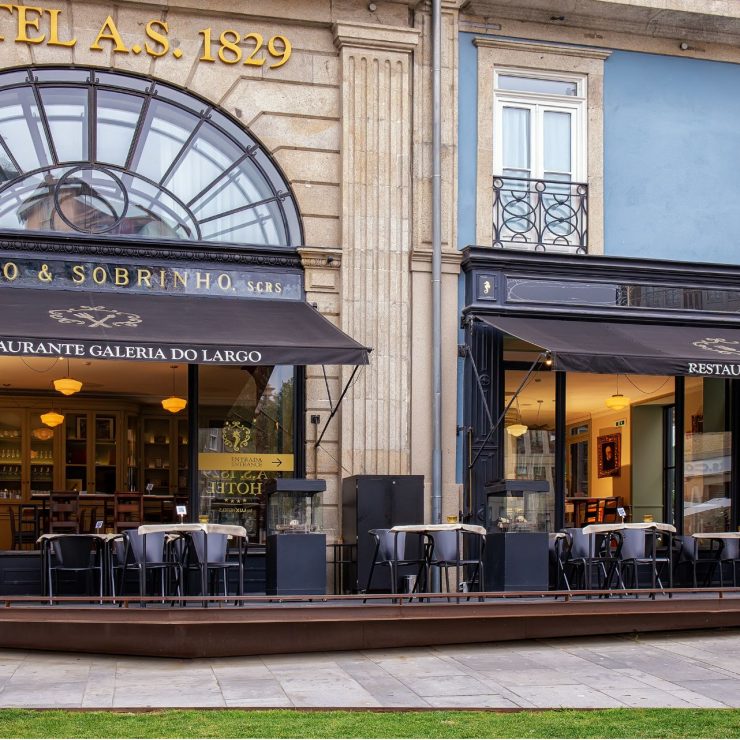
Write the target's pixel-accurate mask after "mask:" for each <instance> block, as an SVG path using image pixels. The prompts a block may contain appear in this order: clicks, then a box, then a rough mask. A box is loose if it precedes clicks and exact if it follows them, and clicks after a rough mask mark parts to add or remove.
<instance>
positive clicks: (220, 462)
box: [198, 452, 295, 471]
mask: <svg viewBox="0 0 740 740" xmlns="http://www.w3.org/2000/svg"><path fill="white" fill-rule="evenodd" d="M294 467H295V458H294V456H293V455H284V454H274V455H262V454H242V455H239V454H232V453H230V452H201V453H199V454H198V468H199V469H200V470H287V471H292V470H293V469H294Z"/></svg>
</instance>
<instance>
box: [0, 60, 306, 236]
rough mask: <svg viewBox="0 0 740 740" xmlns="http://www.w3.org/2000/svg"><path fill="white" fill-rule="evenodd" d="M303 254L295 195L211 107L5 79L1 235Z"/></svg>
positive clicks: (134, 84) (98, 76)
mask: <svg viewBox="0 0 740 740" xmlns="http://www.w3.org/2000/svg"><path fill="white" fill-rule="evenodd" d="M19 229H20V230H26V231H36V232H39V231H42V232H68V233H69V232H72V233H78V234H87V235H94V236H97V237H98V238H99V237H100V236H102V235H105V234H115V235H124V236H130V237H139V238H146V239H152V238H155V239H181V240H192V241H205V242H219V243H224V244H239V245H254V246H270V247H294V246H300V244H301V226H300V219H299V216H298V210H297V207H296V204H295V200H294V198H293V195H292V193H291V190H290V188H289V187H288V185H287V184H286V182H285V180H284V178H283V177H282V175H281V173H280V171H279V170H278V168H277V166H276V165H275V163H274V162H273V160H272V158H271V157H270V155H269V154H267V153H266V152H265V151H264V149H263V148H262V147H261V145H260V144H259V143H258V142H257V141H256V140H255V139H253V138H252V137H251V136H250V135H249V134H248V133H247V132H246V131H244V130H243V129H242V128H241V127H240V126H239V125H238V124H237V123H236V122H234V121H232V120H231V119H230V118H228V117H227V116H226V115H224V114H223V113H222V112H220V111H219V110H217V109H215V108H214V107H212V106H210V105H209V104H208V103H205V102H203V101H202V100H200V99H198V98H195V97H193V96H192V95H189V94H187V93H185V92H182V91H180V90H178V89H176V88H173V87H171V86H169V85H166V84H163V83H161V82H155V81H152V80H149V79H145V78H141V77H136V76H134V75H130V74H122V73H118V72H115V73H114V72H105V71H100V70H86V69H58V68H50V67H45V68H38V69H29V70H15V71H11V72H5V73H2V74H0V230H19Z"/></svg>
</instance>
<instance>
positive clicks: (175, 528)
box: [138, 522, 247, 606]
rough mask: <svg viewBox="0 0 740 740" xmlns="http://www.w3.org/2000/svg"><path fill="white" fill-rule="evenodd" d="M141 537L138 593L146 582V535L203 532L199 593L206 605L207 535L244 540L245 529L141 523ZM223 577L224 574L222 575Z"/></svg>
mask: <svg viewBox="0 0 740 740" xmlns="http://www.w3.org/2000/svg"><path fill="white" fill-rule="evenodd" d="M138 532H139V534H140V535H141V536H142V538H143V542H142V544H141V549H142V553H143V558H144V560H143V562H142V564H141V568H140V569H139V586H140V589H141V590H140V593H144V589H145V583H146V536H147V534H154V533H156V532H165V533H166V534H187V533H193V532H203V535H204V536H203V568H201V575H200V580H201V583H200V585H201V594H202V595H203V597H204V601H203V605H204V606H208V601H207V600H205V597H206V596H207V590H208V535H209V534H224V535H226V536H227V537H236V538H237V539H241V540H246V539H247V530H246V529H245V528H244V527H241V526H239V525H238V524H210V523H201V522H188V523H183V524H142V525H141V526H140V527H139V529H138ZM244 549H245V548H243V547H241V546H240V547H239V587H238V595H239V596H242V595H243V591H244V555H243V553H244ZM224 577H225V576H224Z"/></svg>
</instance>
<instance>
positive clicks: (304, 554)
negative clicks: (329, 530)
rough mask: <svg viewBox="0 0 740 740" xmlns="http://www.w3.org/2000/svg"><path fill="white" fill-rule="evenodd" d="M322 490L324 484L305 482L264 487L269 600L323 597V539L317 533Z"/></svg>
mask: <svg viewBox="0 0 740 740" xmlns="http://www.w3.org/2000/svg"><path fill="white" fill-rule="evenodd" d="M325 490H326V481H324V480H308V479H305V478H274V479H273V480H270V481H268V482H267V483H266V484H265V487H264V491H265V495H266V496H267V548H266V561H265V571H266V582H267V583H266V585H267V594H268V595H269V596H295V595H311V594H324V593H326V535H325V534H324V533H323V532H321V531H320V530H321V526H322V521H321V520H322V516H321V513H322V506H321V496H322V493H323V492H324V491H325Z"/></svg>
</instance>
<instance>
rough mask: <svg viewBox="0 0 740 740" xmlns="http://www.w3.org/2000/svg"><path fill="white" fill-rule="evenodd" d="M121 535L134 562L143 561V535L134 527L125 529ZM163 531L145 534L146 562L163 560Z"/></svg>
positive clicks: (160, 561)
mask: <svg viewBox="0 0 740 740" xmlns="http://www.w3.org/2000/svg"><path fill="white" fill-rule="evenodd" d="M123 536H124V538H125V540H126V542H127V544H128V547H129V552H130V553H131V557H132V558H133V560H134V562H136V563H143V562H144V535H141V534H139V532H138V531H137V530H135V529H127V530H126V531H125V532H124V533H123ZM164 537H165V533H164V532H152V533H151V534H148V535H147V536H146V562H147V563H162V562H164Z"/></svg>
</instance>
